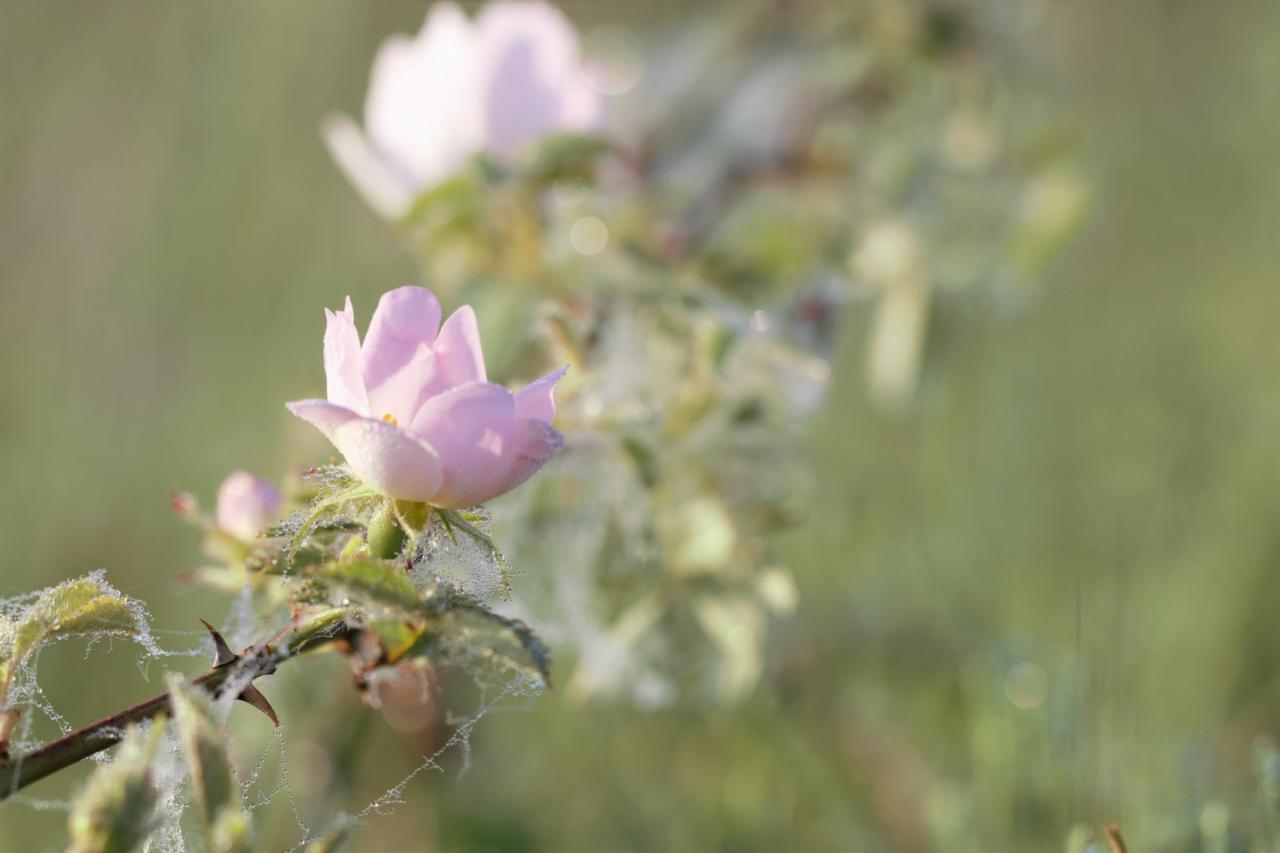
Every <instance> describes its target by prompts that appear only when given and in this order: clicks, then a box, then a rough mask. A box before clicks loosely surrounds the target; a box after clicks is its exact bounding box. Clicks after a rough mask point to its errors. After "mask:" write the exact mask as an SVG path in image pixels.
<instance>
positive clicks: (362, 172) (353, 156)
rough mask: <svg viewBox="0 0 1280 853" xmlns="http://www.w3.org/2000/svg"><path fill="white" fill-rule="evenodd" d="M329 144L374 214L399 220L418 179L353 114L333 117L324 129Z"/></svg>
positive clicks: (343, 171) (339, 165) (415, 189)
mask: <svg viewBox="0 0 1280 853" xmlns="http://www.w3.org/2000/svg"><path fill="white" fill-rule="evenodd" d="M321 134H322V135H323V136H324V142H325V145H326V146H328V148H329V154H330V155H332V157H333V159H334V161H335V162H337V164H338V168H339V169H341V170H342V173H343V174H344V175H346V176H347V180H349V181H351V183H352V184H353V185H354V186H355V188H356V191H357V192H359V193H360V195H361V196H363V197H364V200H365V203H366V204H368V205H369V207H371V208H373V211H374V213H377V214H378V215H379V216H381V217H383V218H384V219H399V218H400V217H401V216H403V215H404V214H405V213H407V212H408V211H409V207H410V205H412V204H413V198H414V196H415V195H416V194H417V191H418V188H417V183H418V182H417V180H416V179H415V178H414V177H413V176H412V175H410V174H409V173H408V172H407V171H406V170H405V169H403V168H398V167H397V166H396V164H395V162H394V161H393V160H391V159H390V158H388V157H386V156H385V155H383V154H382V153H381V152H379V151H378V150H376V149H375V148H374V147H373V146H372V145H371V144H370V143H369V140H368V138H367V137H366V136H365V135H364V132H363V131H362V130H360V128H359V127H358V126H357V125H356V123H355V122H354V121H353V120H352V119H351V118H350V117H349V116H343V115H340V116H331V117H329V118H328V119H326V120H325V122H324V125H323V126H322V128H321Z"/></svg>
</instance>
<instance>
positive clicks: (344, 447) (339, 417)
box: [287, 287, 565, 508]
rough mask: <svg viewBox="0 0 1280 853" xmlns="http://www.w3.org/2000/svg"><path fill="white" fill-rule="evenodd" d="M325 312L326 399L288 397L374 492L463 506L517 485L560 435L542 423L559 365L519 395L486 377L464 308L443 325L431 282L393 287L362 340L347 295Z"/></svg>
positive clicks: (550, 410) (551, 412)
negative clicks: (343, 301)
mask: <svg viewBox="0 0 1280 853" xmlns="http://www.w3.org/2000/svg"><path fill="white" fill-rule="evenodd" d="M325 316H326V317H327V318H328V326H327V328H326V329H325V334H324V370H325V376H326V378H327V380H328V400H299V401H297V402H294V403H289V404H287V405H288V407H289V411H291V412H293V413H294V414H295V415H297V416H298V417H300V418H302V419H303V420H305V421H308V422H309V423H311V424H313V425H314V426H315V427H316V428H317V429H319V430H320V431H321V432H323V433H324V434H325V436H326V437H327V438H328V439H329V440H330V441H331V442H333V446H334V447H336V448H338V450H339V452H341V453H342V455H343V456H344V457H346V460H347V464H348V465H350V466H351V470H352V471H354V472H355V474H356V476H358V477H359V478H360V479H361V480H363V481H364V482H365V483H367V484H368V485H370V486H373V487H374V488H376V489H378V490H379V491H381V492H382V493H384V494H387V495H390V496H391V497H394V498H401V499H404V500H413V501H426V502H428V503H431V504H434V505H436V506H440V507H446V508H458V507H465V506H472V505H474V504H478V503H482V502H484V501H487V500H489V499H490V498H493V497H496V496H498V495H500V494H502V493H503V492H506V491H509V490H510V489H513V488H515V487H516V486H518V485H520V484H521V483H522V482H524V481H525V480H526V479H528V478H529V477H530V476H532V475H533V474H534V472H536V471H537V470H538V469H539V468H541V467H542V465H543V463H544V462H546V461H547V460H548V459H549V458H550V457H551V455H552V454H553V453H555V452H556V451H557V450H558V449H560V446H561V445H562V444H563V439H562V437H561V436H560V433H558V432H556V431H555V430H554V429H552V427H551V420H552V418H554V417H555V413H556V406H555V401H554V400H553V399H552V391H553V389H554V388H555V385H556V383H557V382H558V381H559V380H560V377H561V376H563V375H564V370H565V369H561V370H557V371H555V372H553V373H549V374H547V375H546V376H544V377H542V378H541V379H538V380H536V381H535V382H532V383H531V384H529V385H528V386H527V387H526V388H525V389H524V390H523V391H520V392H519V393H517V394H512V393H511V392H510V391H508V390H507V389H506V388H503V387H502V386H500V385H494V384H492V383H490V382H488V381H486V377H485V369H484V355H483V353H482V352H481V350H480V333H479V331H478V329H477V328H476V316H475V312H474V311H472V310H471V307H470V306H469V305H464V306H462V307H461V308H459V309H458V310H457V311H455V312H454V313H453V314H452V315H451V316H450V317H449V319H447V320H445V322H444V325H443V326H441V325H440V303H439V302H438V301H437V300H436V297H435V296H434V295H433V294H432V293H431V291H429V290H427V289H425V288H422V287H401V288H399V289H398V290H393V291H391V292H390V293H386V294H383V296H382V299H381V300H380V301H379V302H378V309H377V310H376V311H375V312H374V313H373V320H372V321H371V322H370V323H369V331H368V333H367V334H366V335H365V339H364V344H363V345H362V344H361V343H360V336H359V333H357V332H356V325H355V314H354V312H353V311H352V309H351V298H350V297H348V298H347V302H346V306H345V307H344V308H343V309H342V310H341V311H338V312H333V311H328V310H326V311H325ZM437 330H438V331H437Z"/></svg>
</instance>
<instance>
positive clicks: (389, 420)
mask: <svg viewBox="0 0 1280 853" xmlns="http://www.w3.org/2000/svg"><path fill="white" fill-rule="evenodd" d="M382 419H383V420H384V421H386V422H387V423H389V424H391V425H392V426H400V422H399V421H398V420H396V419H395V417H394V416H392V414H391V413H390V412H388V413H387V414H385V415H383V416H382Z"/></svg>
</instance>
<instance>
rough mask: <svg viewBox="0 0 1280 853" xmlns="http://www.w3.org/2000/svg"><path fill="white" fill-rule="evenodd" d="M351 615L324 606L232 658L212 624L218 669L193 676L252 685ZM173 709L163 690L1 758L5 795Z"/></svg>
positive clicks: (215, 688) (0, 796)
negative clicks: (92, 721)
mask: <svg viewBox="0 0 1280 853" xmlns="http://www.w3.org/2000/svg"><path fill="white" fill-rule="evenodd" d="M345 615H346V614H345V611H343V610H341V609H333V610H326V611H323V612H321V613H319V614H316V615H314V616H311V617H309V618H308V619H307V620H305V621H304V622H301V623H297V624H295V625H294V627H293V629H292V630H287V631H286V632H284V633H283V634H282V635H280V636H279V637H278V638H277V639H278V640H279V642H277V643H275V644H272V643H270V642H268V643H264V644H263V645H262V646H260V647H251V648H250V649H249V651H247V652H246V653H245V654H244V655H243V656H237V655H231V657H230V659H229V660H227V659H224V658H223V653H222V651H221V649H222V648H225V643H224V642H223V641H222V637H221V636H220V635H219V634H218V633H217V632H216V631H213V630H212V629H210V631H211V633H212V634H213V636H214V642H215V645H216V646H217V647H218V649H219V651H218V659H217V661H216V662H215V664H214V666H213V668H212V669H210V670H209V671H208V672H206V673H205V674H203V675H200V676H198V677H196V678H195V679H193V683H194V684H198V685H200V686H202V687H203V688H204V689H206V690H208V691H209V692H210V693H212V694H213V695H215V696H216V695H218V693H219V692H220V689H221V688H222V686H223V685H224V684H225V683H226V682H228V681H233V682H234V683H235V684H237V685H239V690H244V691H248V690H252V689H253V688H252V683H251V682H252V681H253V679H254V678H257V677H258V676H262V675H270V674H271V673H272V672H275V669H276V666H277V665H279V664H281V663H283V662H284V661H286V660H289V659H290V658H294V657H297V656H298V655H300V654H302V653H303V652H307V651H310V650H312V649H315V648H319V647H321V646H323V645H326V644H328V643H332V642H334V641H335V640H339V639H342V638H343V637H345V636H346V635H347V633H348V632H347V631H346V628H345V625H344V623H343V617H344V616H345ZM227 654H230V652H229V651H228V652H227ZM255 692H256V691H255ZM242 695H244V694H242ZM251 704H252V703H251ZM168 710H169V694H168V693H162V694H160V695H159V696H155V697H153V698H151V699H148V700H146V701H145V702H140V703H138V704H137V705H134V706H133V707H131V708H126V709H124V710H123V711H119V712H117V713H115V714H111V715H110V716H107V717H103V718H102V719H100V720H98V721H97V722H94V723H90V724H89V725H87V726H85V727H83V728H80V729H77V730H75V731H73V732H68V733H67V734H65V735H63V736H62V737H60V738H58V739H57V740H52V741H50V742H48V743H46V744H44V745H43V746H40V747H37V748H36V749H33V750H31V751H30V752H26V753H23V754H22V755H16V756H13V757H12V758H5V759H0V800H4V799H5V798H6V797H8V796H9V795H10V794H13V793H15V792H16V791H20V790H21V789H23V788H25V787H26V786H28V785H30V784H31V783H33V782H37V781H39V780H41V779H43V778H44V777H46V776H48V775H50V774H52V773H55V772H57V771H58V770H61V769H63V768H64V767H70V766H71V765H72V764H75V763H77V762H79V761H83V760H84V759H86V758H88V757H89V756H91V755H94V754H96V753H98V752H101V751H102V750H104V749H108V748H110V747H112V746H115V745H116V744H117V743H119V742H120V741H121V740H123V739H124V733H125V729H126V728H127V727H128V726H129V725H130V724H134V723H140V722H142V721H143V720H150V719H152V718H154V717H157V716H160V715H161V714H164V713H165V712H167V711H168Z"/></svg>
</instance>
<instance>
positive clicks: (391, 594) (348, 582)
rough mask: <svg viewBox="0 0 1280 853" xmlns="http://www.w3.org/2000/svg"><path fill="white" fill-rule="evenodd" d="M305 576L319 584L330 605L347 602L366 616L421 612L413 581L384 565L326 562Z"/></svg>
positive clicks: (396, 569)
mask: <svg viewBox="0 0 1280 853" xmlns="http://www.w3.org/2000/svg"><path fill="white" fill-rule="evenodd" d="M307 577H308V578H310V579H312V580H315V581H318V582H319V583H320V584H321V585H322V587H323V588H324V589H325V590H326V591H327V592H328V596H329V598H330V600H331V602H332V603H335V604H339V603H341V604H347V603H350V604H352V605H354V606H356V607H357V608H359V609H360V610H362V611H364V612H365V613H366V614H367V615H385V614H402V615H412V614H416V613H418V612H419V610H420V609H421V602H420V601H419V598H418V591H417V589H416V588H415V587H414V585H413V581H412V580H411V579H410V578H409V576H408V575H407V574H405V572H404V570H403V569H401V568H398V567H396V566H392V565H390V564H388V563H383V562H379V561H377V560H351V561H343V562H337V563H326V564H324V565H321V566H316V567H314V568H312V569H309V570H308V572H307Z"/></svg>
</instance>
